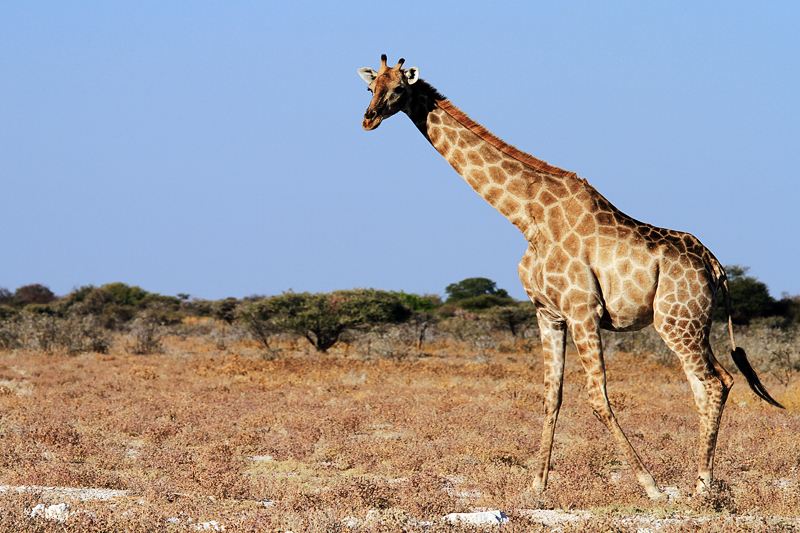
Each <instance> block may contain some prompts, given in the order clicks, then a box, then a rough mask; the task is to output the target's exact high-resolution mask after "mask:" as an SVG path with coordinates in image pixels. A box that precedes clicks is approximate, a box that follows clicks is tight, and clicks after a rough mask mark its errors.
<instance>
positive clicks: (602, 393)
mask: <svg viewBox="0 0 800 533" xmlns="http://www.w3.org/2000/svg"><path fill="white" fill-rule="evenodd" d="M570 331H571V333H572V338H573V340H574V341H575V347H576V348H577V349H578V353H579V355H580V358H581V363H582V365H583V368H584V370H585V372H586V379H587V388H588V390H589V404H590V405H591V407H592V411H593V412H594V414H595V416H596V417H597V418H598V419H599V420H600V421H601V422H603V424H604V425H605V426H606V428H608V431H609V432H610V433H611V435H612V436H613V437H614V439H615V440H616V442H617V447H618V449H619V451H620V452H621V453H622V455H623V456H624V457H625V460H626V461H627V462H628V465H630V467H631V468H632V469H633V472H634V474H635V475H636V479H638V481H639V483H640V484H641V485H642V487H643V488H644V490H645V491H646V492H647V495H648V496H649V497H650V498H651V499H654V500H656V499H661V498H663V497H664V494H663V493H662V492H661V491H660V490H658V487H656V482H655V480H654V479H653V476H652V474H650V471H649V470H648V469H647V467H646V466H645V465H644V463H642V460H641V459H640V458H639V455H638V454H637V453H636V450H634V449H633V446H632V445H631V443H630V441H629V440H628V438H627V437H626V436H625V433H624V432H623V431H622V428H621V427H620V425H619V422H617V418H616V417H615V416H614V412H613V411H612V410H611V405H610V403H609V401H608V392H607V389H606V373H605V363H604V361H603V350H602V343H601V340H600V331H599V317H597V319H596V320H589V321H587V323H570Z"/></svg>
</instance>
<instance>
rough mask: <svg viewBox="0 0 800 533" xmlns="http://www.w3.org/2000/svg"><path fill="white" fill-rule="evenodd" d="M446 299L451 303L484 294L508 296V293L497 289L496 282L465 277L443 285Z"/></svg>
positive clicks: (446, 301)
mask: <svg viewBox="0 0 800 533" xmlns="http://www.w3.org/2000/svg"><path fill="white" fill-rule="evenodd" d="M444 291H445V292H446V293H447V300H445V303H448V304H451V303H455V302H458V301H460V300H465V299H467V298H477V297H478V296H483V295H486V294H489V295H492V296H498V297H500V298H508V297H509V296H508V293H507V292H506V291H505V290H504V289H498V288H497V284H496V283H495V282H494V281H492V280H490V279H487V278H467V279H464V280H461V281H459V282H458V283H451V284H450V285H448V286H447V287H445V289H444Z"/></svg>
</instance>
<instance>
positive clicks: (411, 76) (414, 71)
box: [406, 67, 419, 85]
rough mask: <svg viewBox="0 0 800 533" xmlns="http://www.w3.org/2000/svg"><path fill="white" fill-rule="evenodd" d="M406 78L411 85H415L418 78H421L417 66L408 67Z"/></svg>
mask: <svg viewBox="0 0 800 533" xmlns="http://www.w3.org/2000/svg"><path fill="white" fill-rule="evenodd" d="M406 79H407V80H408V84H409V85H414V84H415V83H416V82H417V80H419V69H418V68H417V67H411V68H410V69H408V72H406Z"/></svg>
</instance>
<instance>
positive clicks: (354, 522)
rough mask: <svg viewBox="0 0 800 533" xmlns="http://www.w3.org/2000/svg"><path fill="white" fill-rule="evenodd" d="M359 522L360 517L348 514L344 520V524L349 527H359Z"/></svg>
mask: <svg viewBox="0 0 800 533" xmlns="http://www.w3.org/2000/svg"><path fill="white" fill-rule="evenodd" d="M359 524H360V522H359V521H358V518H356V517H354V516H348V517H347V518H345V519H343V520H342V525H344V526H345V527H349V528H350V529H353V528H354V527H358V525H359Z"/></svg>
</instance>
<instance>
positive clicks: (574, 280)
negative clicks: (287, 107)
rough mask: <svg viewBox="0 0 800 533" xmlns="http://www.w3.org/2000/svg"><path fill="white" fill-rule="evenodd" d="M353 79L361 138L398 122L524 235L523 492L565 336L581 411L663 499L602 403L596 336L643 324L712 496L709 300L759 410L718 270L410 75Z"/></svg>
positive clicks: (550, 432)
mask: <svg viewBox="0 0 800 533" xmlns="http://www.w3.org/2000/svg"><path fill="white" fill-rule="evenodd" d="M386 61H387V58H386V55H385V54H384V55H382V56H381V66H380V69H379V70H378V71H377V72H375V71H374V70H373V69H371V68H362V69H359V70H358V73H359V75H360V76H361V77H362V78H363V79H364V81H366V82H367V83H368V84H369V88H368V89H369V91H370V92H371V93H372V99H371V101H370V104H369V107H367V110H366V112H365V113H364V119H363V123H362V126H363V127H364V129H365V130H373V129H375V128H377V127H378V126H379V125H380V124H381V122H382V121H383V120H384V119H386V118H388V117H391V116H392V115H394V114H396V113H397V112H399V111H403V112H404V113H405V114H406V115H408V117H409V118H410V119H411V121H412V122H413V123H414V125H415V126H416V127H417V128H418V129H419V131H420V132H421V133H422V135H423V136H424V137H425V138H426V139H427V140H428V141H429V142H430V143H431V144H432V145H433V147H434V148H435V149H436V150H437V151H438V152H439V153H440V154H441V155H442V156H443V157H444V158H445V159H446V160H447V162H448V163H450V165H451V166H452V167H453V168H454V169H455V171H456V172H458V173H459V174H460V175H461V177H462V178H463V179H464V180H465V181H466V182H467V183H468V184H469V185H470V186H471V187H472V188H473V189H474V190H475V191H476V192H477V193H478V194H479V195H481V196H482V197H483V198H484V199H485V200H486V201H487V202H489V204H491V205H492V207H494V208H495V209H497V210H498V211H499V212H500V213H502V214H503V215H504V216H505V217H506V218H507V219H508V220H509V221H510V222H511V223H512V224H513V225H514V226H516V227H517V229H519V231H521V232H522V234H523V235H524V236H525V238H526V240H527V241H528V249H527V251H526V252H525V255H524V256H523V257H522V260H521V261H520V263H519V267H518V272H519V276H520V280H521V281H522V285H523V287H524V288H525V292H526V293H527V295H528V297H530V299H531V300H532V301H533V303H534V305H535V307H536V316H537V319H538V322H539V328H540V331H541V341H542V352H543V358H544V391H545V393H544V422H543V427H542V434H541V442H540V446H539V452H538V456H537V459H536V463H535V465H536V467H535V470H534V479H533V482H532V487H531V488H532V489H533V490H534V491H535V492H542V491H544V490H545V488H546V486H547V476H548V471H549V469H550V456H551V452H552V446H553V436H554V433H555V427H556V421H557V419H558V412H559V408H560V406H561V398H562V386H563V377H564V359H565V347H566V338H567V331H569V332H570V333H571V334H572V338H573V341H574V344H575V347H576V349H577V352H578V356H579V358H580V361H581V364H582V366H583V368H584V371H585V373H586V379H587V389H588V395H589V404H590V406H591V409H592V411H593V413H594V415H595V416H596V417H597V418H598V419H599V420H600V421H601V422H602V423H603V424H604V425H605V426H606V427H607V428H608V430H609V432H610V433H611V434H612V436H613V438H614V439H615V440H616V444H617V447H618V449H619V451H620V453H621V454H622V456H623V457H624V458H625V460H626V461H627V462H628V464H629V465H630V467H631V468H632V470H633V472H634V474H635V475H636V477H637V479H638V481H639V483H640V484H641V485H642V487H643V488H644V490H645V491H646V492H647V495H648V496H649V497H650V498H653V499H659V498H663V496H664V495H663V493H662V492H661V491H660V490H659V489H658V487H657V486H656V483H655V480H654V479H653V476H652V475H651V474H650V472H649V470H648V469H647V467H646V466H645V465H644V464H643V463H642V460H641V459H640V458H639V455H638V454H637V453H636V451H635V450H634V449H633V447H632V446H631V444H630V442H629V441H628V439H627V437H626V436H625V433H624V432H623V431H622V429H621V428H620V426H619V423H618V422H617V420H616V418H615V416H614V413H613V412H612V410H611V406H610V405H609V401H608V394H607V390H606V377H605V363H604V360H603V348H602V342H601V338H600V330H601V329H606V330H611V331H635V330H639V329H641V328H643V327H645V326H648V325H650V324H653V326H654V327H655V329H656V331H657V332H658V333H659V334H660V336H661V338H662V339H663V340H664V342H665V343H666V344H667V346H668V347H669V348H670V349H671V350H672V351H673V352H674V353H675V354H676V356H677V357H678V359H679V361H680V363H681V365H682V367H683V371H684V373H685V374H686V377H687V378H688V380H689V383H690V385H691V389H692V393H693V395H694V399H695V403H696V405H697V410H698V412H699V415H700V436H699V445H698V474H697V479H696V481H695V489H694V490H695V493H696V494H699V493H702V492H705V491H707V490H708V488H709V487H710V486H711V480H712V472H713V462H714V451H715V448H716V440H717V434H718V430H719V423H720V418H721V416H722V410H723V407H724V405H725V401H726V399H727V397H728V393H729V391H730V390H731V387H732V386H733V378H732V377H731V375H730V374H729V373H728V372H727V371H726V370H725V368H723V366H722V365H721V364H720V363H719V362H718V361H717V360H716V358H715V357H714V354H713V353H712V351H711V345H710V342H709V333H710V329H711V322H712V317H713V314H714V310H715V308H716V304H717V301H716V298H717V293H718V291H720V290H721V291H720V292H721V293H722V295H723V301H724V305H725V309H726V311H727V314H728V332H729V335H730V342H731V347H732V350H731V354H732V358H733V361H734V363H735V364H736V366H737V367H738V368H739V370H740V371H741V373H742V375H743V376H744V377H745V379H746V380H747V382H748V384H749V385H750V388H751V389H752V390H753V391H754V392H755V394H756V395H758V396H759V397H760V398H762V399H763V400H764V401H766V402H768V403H770V404H772V405H774V406H776V407H781V408H782V406H781V405H780V404H779V403H778V402H776V401H775V400H774V399H773V398H772V397H771V396H770V395H769V393H768V392H767V391H766V389H765V388H764V386H763V385H762V384H761V382H760V380H759V378H758V376H757V375H756V373H755V371H754V370H753V368H752V367H751V365H750V363H749V362H748V360H747V356H746V354H745V352H744V350H743V349H742V348H737V347H736V343H735V340H734V337H733V325H732V322H731V319H730V314H731V313H730V294H729V291H728V283H727V278H726V275H725V271H724V270H723V268H722V266H721V265H720V263H719V261H717V259H716V258H715V257H714V255H713V254H712V253H711V252H710V251H709V250H708V249H707V248H706V247H705V246H703V245H702V244H701V243H700V241H699V240H698V239H697V238H696V237H694V236H693V235H691V234H689V233H683V232H680V231H674V230H668V229H663V228H659V227H655V226H652V225H650V224H646V223H643V222H639V221H638V220H634V219H633V218H631V217H629V216H628V215H626V214H624V213H623V212H622V211H620V210H619V209H617V208H616V207H614V206H613V205H612V204H611V203H610V202H609V201H608V200H606V199H605V197H603V196H602V195H601V194H600V193H599V192H598V191H597V190H596V189H595V188H594V187H592V186H591V185H589V183H588V182H587V181H586V180H585V179H582V178H579V177H578V176H577V175H576V174H575V173H574V172H568V171H566V170H563V169H561V168H558V167H555V166H552V165H549V164H548V163H546V162H545V161H542V160H540V159H537V158H535V157H533V156H531V155H529V154H527V153H525V152H523V151H521V150H519V149H517V148H515V147H514V146H511V145H509V144H507V143H505V142H503V141H502V140H500V139H499V138H498V137H496V136H495V135H493V134H492V133H490V132H489V131H488V130H487V129H486V128H484V127H483V126H481V125H480V124H478V123H476V122H475V121H473V120H472V119H470V118H469V117H468V116H467V115H466V114H465V113H464V112H462V111H461V110H460V109H458V108H457V107H456V106H454V105H453V104H452V103H451V102H450V101H449V100H447V99H446V98H445V97H444V96H442V95H441V94H440V93H439V92H438V91H437V90H436V89H434V88H433V87H432V86H431V85H430V84H428V83H427V82H426V81H424V80H422V79H420V77H419V70H418V69H417V68H410V69H403V68H402V66H403V63H404V60H403V59H400V60H399V62H398V63H397V65H396V66H395V67H389V66H388V65H387V63H386Z"/></svg>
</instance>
